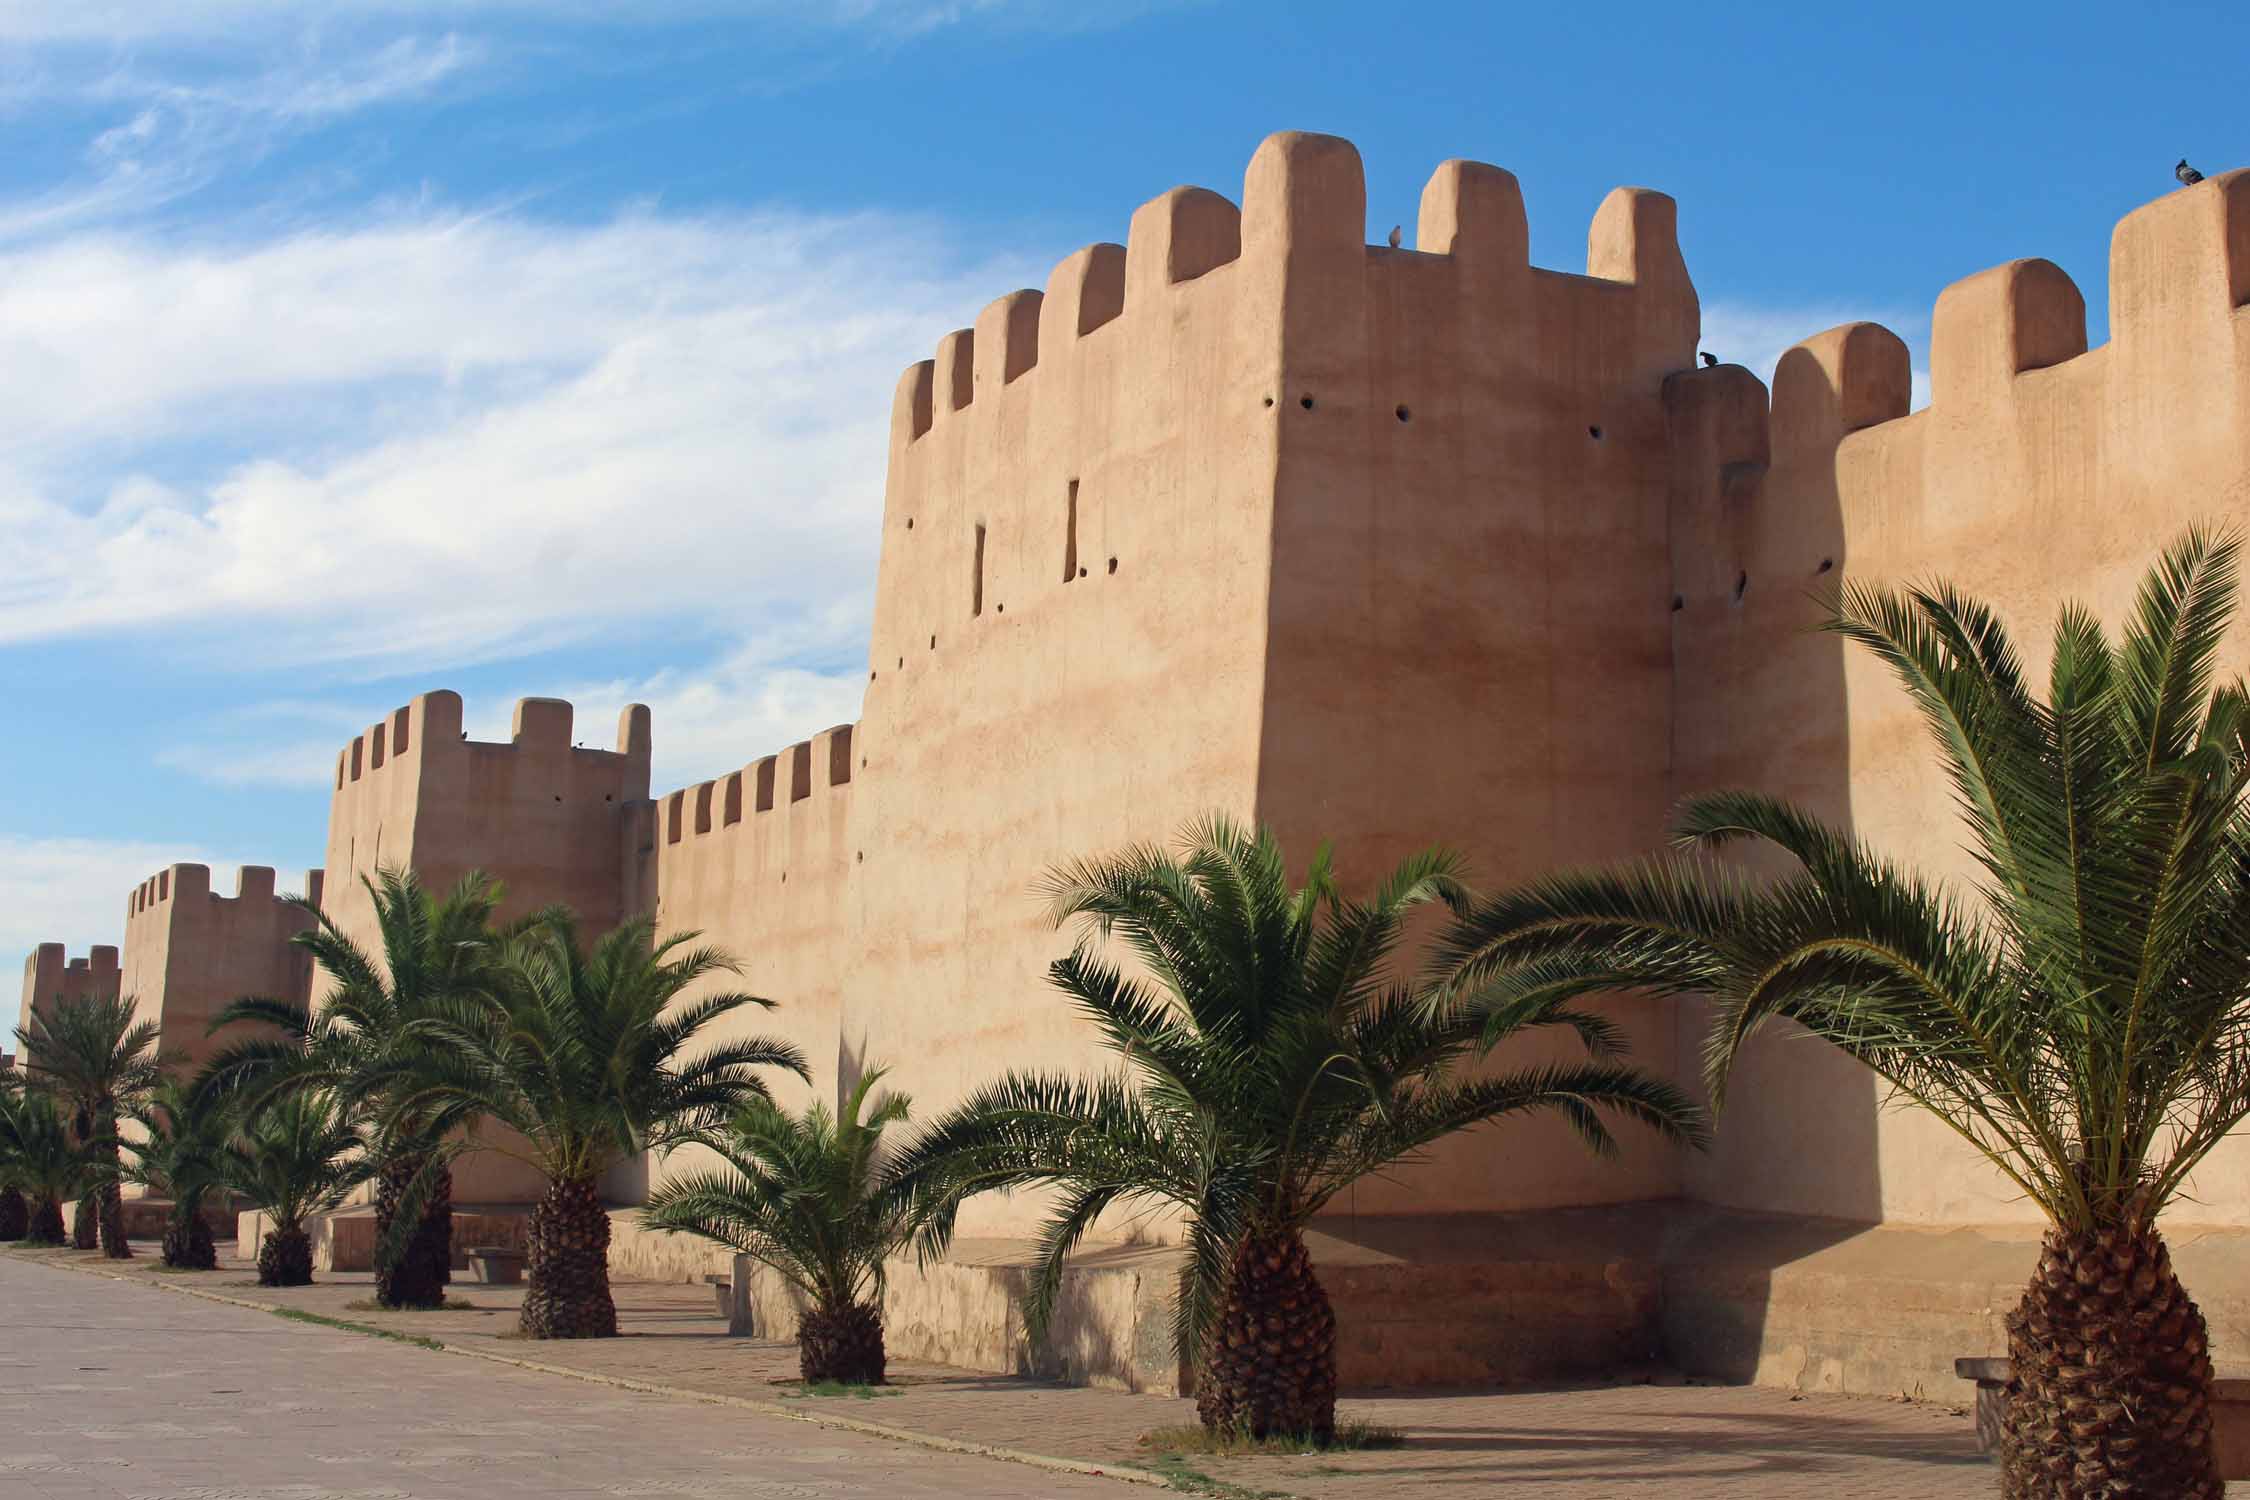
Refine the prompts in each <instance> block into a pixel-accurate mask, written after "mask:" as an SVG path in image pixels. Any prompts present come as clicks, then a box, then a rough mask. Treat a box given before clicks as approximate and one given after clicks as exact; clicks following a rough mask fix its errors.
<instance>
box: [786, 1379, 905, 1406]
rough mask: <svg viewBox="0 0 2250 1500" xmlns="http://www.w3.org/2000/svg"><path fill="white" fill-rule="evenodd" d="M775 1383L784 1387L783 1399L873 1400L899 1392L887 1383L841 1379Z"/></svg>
mask: <svg viewBox="0 0 2250 1500" xmlns="http://www.w3.org/2000/svg"><path fill="white" fill-rule="evenodd" d="M774 1384H775V1385H778V1386H781V1387H783V1388H784V1389H783V1390H782V1392H781V1399H782V1400H784V1401H802V1400H804V1399H805V1398H806V1397H808V1396H849V1397H850V1398H851V1399H852V1400H854V1401H873V1400H874V1399H876V1398H877V1397H878V1396H896V1395H898V1394H899V1392H898V1391H897V1390H896V1389H894V1388H892V1387H890V1386H887V1385H854V1384H850V1383H848V1382H846V1381H842V1380H815V1381H811V1382H809V1383H808V1382H806V1381H802V1380H777V1381H775V1382H774Z"/></svg>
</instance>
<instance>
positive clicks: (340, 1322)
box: [272, 1307, 445, 1349]
mask: <svg viewBox="0 0 2250 1500" xmlns="http://www.w3.org/2000/svg"><path fill="white" fill-rule="evenodd" d="M272 1311H273V1315H274V1316H275V1317H277V1318H287V1319H288V1320H289V1321H290V1322H292V1323H317V1324H319V1325H320V1326H321V1327H323V1328H341V1329H343V1330H344V1331H345V1332H346V1333H364V1334H366V1335H368V1336H369V1337H371V1338H378V1339H389V1340H391V1341H392V1342H393V1343H399V1344H412V1345H414V1346H415V1347H417V1348H420V1349H443V1348H444V1347H445V1345H443V1344H441V1343H439V1342H438V1341H437V1340H436V1339H426V1338H422V1337H420V1336H419V1335H417V1334H411V1333H397V1332H394V1331H392V1330H391V1329H388V1328H377V1327H376V1326H375V1325H374V1324H372V1323H354V1322H353V1321H352V1320H351V1319H349V1318H328V1317H323V1316H321V1315H320V1314H319V1313H316V1312H306V1311H305V1310H304V1309H303V1308H301V1307H277V1308H274V1309H273V1310H272Z"/></svg>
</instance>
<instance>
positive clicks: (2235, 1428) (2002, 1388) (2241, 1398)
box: [1953, 1357, 2250, 1480]
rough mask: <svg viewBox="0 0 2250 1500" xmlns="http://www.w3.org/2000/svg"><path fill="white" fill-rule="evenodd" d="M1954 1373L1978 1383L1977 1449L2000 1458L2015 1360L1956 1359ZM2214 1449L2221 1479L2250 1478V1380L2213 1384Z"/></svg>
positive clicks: (2220, 1381) (2212, 1441)
mask: <svg viewBox="0 0 2250 1500" xmlns="http://www.w3.org/2000/svg"><path fill="white" fill-rule="evenodd" d="M1953 1373H1954V1374H1956V1375H1958V1376H1960V1377H1961V1378H1962V1379H1963V1380H1973V1381H1975V1382H1976V1384H1977V1406H1976V1423H1977V1450H1978V1451H1979V1452H1980V1453H1990V1454H1993V1455H1995V1456H1996V1457H1997V1455H1998V1453H1999V1450H2000V1424H2001V1419H2002V1414H2003V1413H2004V1412H2005V1411H2006V1409H2007V1404H2008V1382H2009V1381H2010V1380H2012V1379H2014V1378H2015V1373H2016V1367H2015V1361H2013V1360H2011V1359H2007V1358H2005V1357H2002V1358H1997V1359H1957V1360H1955V1361H1954V1362H1953ZM2211 1446H2212V1448H2213V1449H2215V1450H2216V1451H2217V1456H2218V1460H2219V1477H2220V1478H2222V1479H2230V1480H2232V1479H2250V1380H2214V1381H2212V1382H2211Z"/></svg>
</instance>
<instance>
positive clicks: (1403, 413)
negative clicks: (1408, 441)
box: [1398, 406, 1414, 422]
mask: <svg viewBox="0 0 2250 1500" xmlns="http://www.w3.org/2000/svg"><path fill="white" fill-rule="evenodd" d="M1413 415H1414V413H1412V412H1410V411H1408V410H1407V409H1406V408H1405V407H1403V406H1402V407H1400V408H1399V409H1398V419H1399V420H1400V421H1401V422H1403V421H1405V420H1407V419H1408V418H1409V417H1411V416H1413Z"/></svg>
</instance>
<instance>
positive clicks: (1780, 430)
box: [1772, 322, 1914, 467]
mask: <svg viewBox="0 0 2250 1500" xmlns="http://www.w3.org/2000/svg"><path fill="white" fill-rule="evenodd" d="M1913 394H1914V370H1913V358H1912V355H1911V354H1910V352H1909V351H1908V349H1907V347H1906V341H1905V340H1904V339H1902V338H1900V337H1899V336H1898V335H1897V334H1895V333H1893V332H1891V331H1890V330H1889V329H1888V328H1885V327H1884V326H1883V325H1882V324H1880V323H1864V322H1862V323H1845V324H1841V325H1839V326H1837V327H1835V328H1831V329H1829V330H1827V331H1826V332H1825V333H1817V334H1815V335H1813V336H1812V337H1811V338H1809V339H1806V340H1804V341H1803V342H1801V343H1799V344H1797V345H1795V346H1794V347H1792V348H1790V349H1789V350H1787V351H1786V352H1785V353H1783V355H1782V356H1781V360H1780V362H1779V363H1778V364H1776V365H1775V366H1774V372H1773V424H1772V425H1773V438H1772V442H1773V454H1774V462H1775V464H1776V465H1778V466H1782V467H1793V466H1795V465H1797V464H1800V463H1821V462H1827V461H1829V460H1830V459H1832V458H1833V456H1834V454H1835V451H1836V447H1837V445H1838V444H1840V443H1841V442H1843V440H1844V439H1845V438H1846V437H1847V436H1849V435H1850V434H1852V433H1855V432H1858V431H1859V430H1861V429H1862V428H1866V427H1873V426H1875V425H1876V424H1877V423H1880V422H1889V421H1894V420H1896V419H1897V418H1899V417H1903V416H1905V415H1906V413H1907V410H1908V408H1909V407H1910V406H1911V405H1912V403H1913Z"/></svg>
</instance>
